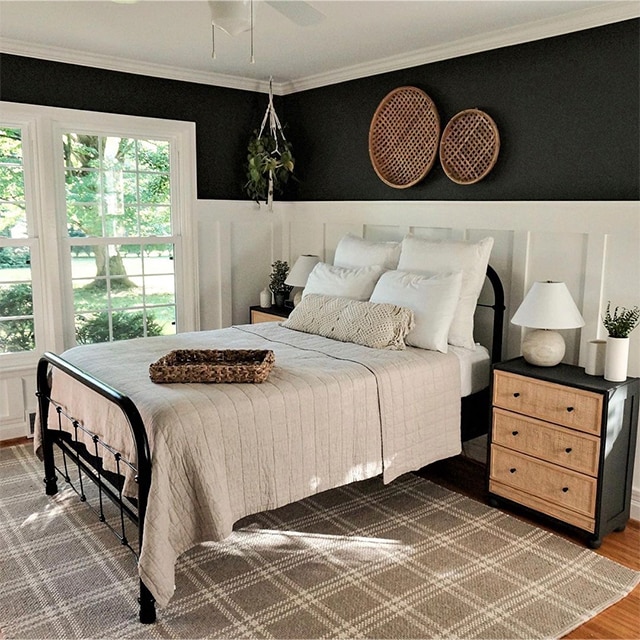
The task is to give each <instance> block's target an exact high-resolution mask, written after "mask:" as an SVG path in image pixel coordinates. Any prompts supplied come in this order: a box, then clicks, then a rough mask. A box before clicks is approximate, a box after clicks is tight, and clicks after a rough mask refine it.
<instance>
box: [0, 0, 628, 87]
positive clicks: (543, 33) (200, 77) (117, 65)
mask: <svg viewBox="0 0 640 640" xmlns="http://www.w3.org/2000/svg"><path fill="white" fill-rule="evenodd" d="M638 17H640V2H639V1H638V0H613V1H612V2H609V3H607V4H606V5H601V6H598V7H594V8H592V9H583V10H582V11H577V12H573V13H571V14H570V15H567V16H564V17H560V18H553V19H544V20H539V21H536V22H532V23H529V24H526V25H522V26H519V27H513V28H509V29H502V30H498V31H493V32H491V33H488V34H484V35H482V36H474V37H470V38H464V39H461V40H456V41H455V42H451V43H448V44H446V45H436V46H433V47H426V48H425V49H420V50H418V51H413V52H411V53H409V54H403V55H398V56H391V57H387V58H383V59H380V60H375V61H372V62H368V63H365V64H360V65H353V66H350V67H344V68H342V69H339V70H337V71H331V72H328V73H321V74H316V75H313V76H308V77H306V78H299V79H297V80H292V81H287V82H280V83H276V82H274V83H273V93H274V94H276V95H288V94H291V93H297V92H299V91H306V90H308V89H317V88H320V87H324V86H328V85H331V84H338V83H340V82H347V81H349V80H358V79H360V78H365V77H367V76H373V75H378V74H380V73H388V72H390V71H398V70H400V69H408V68H410V67H416V66H420V65H424V64H429V63H432V62H439V61H442V60H448V59H451V58H458V57H461V56H466V55H470V54H474V53H481V52H483V51H490V50H492V49H500V48H502V47H508V46H512V45H517V44H523V43H525V42H532V41H534V40H541V39H544V38H551V37H554V36H559V35H564V34H567V33H572V32H574V31H582V30H584V29H591V28H594V27H599V26H604V25H606V24H612V23H614V22H621V21H623V20H631V19H633V18H638ZM0 51H1V52H3V53H8V54H12V55H17V56H25V57H29V58H39V59H43V60H51V61H53V62H63V63H66V64H75V65H80V66H84V67H95V68H99V69H106V70H110V71H120V72H124V73H133V74H138V75H145V76H151V77H156V78H165V79H169V80H179V81H183V82H194V83H198V84H207V85H213V86H217V87H225V88H228V89H239V90H241V91H252V92H259V93H268V91H269V83H268V82H267V81H261V80H254V79H252V78H244V77H240V76H231V75H225V74H220V73H208V72H202V71H195V70H192V69H186V68H183V67H173V66H169V65H160V64H154V63H150V62H142V61H140V60H131V59H128V58H114V57H111V56H104V55H100V54H92V53H87V52H84V51H77V50H73V49H66V48H64V47H50V46H44V45H36V44H32V43H27V42H22V41H20V40H12V39H9V38H3V39H2V41H0Z"/></svg>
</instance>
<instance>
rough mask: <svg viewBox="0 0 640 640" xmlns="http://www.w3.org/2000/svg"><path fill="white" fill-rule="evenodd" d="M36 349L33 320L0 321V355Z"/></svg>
mask: <svg viewBox="0 0 640 640" xmlns="http://www.w3.org/2000/svg"><path fill="white" fill-rule="evenodd" d="M35 347H36V339H35V329H34V325H33V318H24V319H22V320H2V319H0V353H16V352H18V351H33V350H34V349H35Z"/></svg>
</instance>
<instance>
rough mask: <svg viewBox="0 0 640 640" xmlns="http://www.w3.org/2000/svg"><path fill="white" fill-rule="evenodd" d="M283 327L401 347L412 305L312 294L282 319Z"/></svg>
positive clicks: (377, 346) (369, 344)
mask: <svg viewBox="0 0 640 640" xmlns="http://www.w3.org/2000/svg"><path fill="white" fill-rule="evenodd" d="M282 326H283V327H287V328H288V329H294V330H295V331H303V332H304V333H313V334H316V335H319V336H324V337H325V338H332V339H333V340H339V341H340V342H353V343H355V344H359V345H363V346H365V347H371V348H372V349H391V350H396V351H401V350H403V349H404V348H405V342H404V341H405V337H406V335H407V334H408V333H409V331H410V330H411V329H412V328H413V313H412V311H411V310H410V309H407V308H404V307H398V306H397V305H393V304H375V303H372V302H362V301H360V300H349V299H348V298H337V297H335V296H322V295H318V294H310V295H307V296H305V297H304V298H303V299H302V301H301V302H300V304H298V306H297V307H296V308H295V309H294V310H293V311H292V312H291V314H290V315H289V317H288V318H287V319H286V320H285V321H284V322H283V323H282Z"/></svg>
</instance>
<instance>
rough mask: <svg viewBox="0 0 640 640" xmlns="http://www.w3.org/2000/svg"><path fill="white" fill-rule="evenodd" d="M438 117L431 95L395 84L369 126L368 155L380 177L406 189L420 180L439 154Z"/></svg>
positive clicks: (393, 185)
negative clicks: (395, 87) (395, 86)
mask: <svg viewBox="0 0 640 640" xmlns="http://www.w3.org/2000/svg"><path fill="white" fill-rule="evenodd" d="M439 139H440V116H439V115H438V111H437V109H436V106H435V104H434V103H433V101H432V100H431V98H430V97H429V96H428V95H427V94H426V93H425V92H424V91H422V90H421V89H418V88H417V87H398V88H397V89H394V90H393V91H392V92H391V93H389V94H388V95H386V96H385V97H384V99H383V100H382V102H381V103H380V104H379V105H378V108H377V109H376V112H375V113H374V114H373V119H372V120H371V126H370V127H369V156H370V158H371V164H372V165H373V168H374V170H375V172H376V173H377V174H378V177H379V178H380V180H382V181H383V182H384V183H385V184H388V185H389V186H390V187H394V188H395V189H406V188H407V187H411V186H413V185H414V184H417V183H418V182H420V180H422V179H423V178H424V177H425V176H426V175H427V174H428V173H429V171H430V170H431V167H433V163H434V162H435V160H436V156H437V155H438V140H439Z"/></svg>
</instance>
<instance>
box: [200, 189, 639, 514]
mask: <svg viewBox="0 0 640 640" xmlns="http://www.w3.org/2000/svg"><path fill="white" fill-rule="evenodd" d="M197 212H198V224H199V235H200V282H201V300H200V304H201V321H202V324H201V326H202V328H203V329H206V328H218V327H222V326H228V325H229V324H232V323H242V322H246V321H247V318H248V308H249V306H250V305H253V304H258V301H259V292H260V290H261V289H263V288H264V287H265V285H266V284H267V282H268V275H269V272H270V264H271V262H272V261H273V260H275V259H284V260H289V262H290V263H291V264H292V263H293V262H294V261H295V259H296V258H297V257H298V256H299V255H301V254H317V255H319V256H320V258H321V259H323V260H325V261H327V262H332V261H333V255H334V251H335V247H336V245H337V242H338V240H339V239H340V237H342V235H343V234H344V233H346V232H348V231H351V232H353V233H356V234H358V235H361V236H362V237H364V238H367V239H370V240H400V239H402V237H403V236H404V235H405V234H407V233H410V232H412V233H415V234H417V235H420V236H424V237H430V238H452V239H465V240H478V239H480V238H483V237H485V236H488V235H490V236H492V237H493V238H494V239H495V244H494V248H493V251H492V256H491V261H490V262H491V264H492V266H493V267H494V268H495V269H496V271H497V272H498V274H499V275H500V278H501V279H502V283H503V286H504V289H505V297H506V306H507V311H506V322H505V337H504V343H503V345H504V349H503V357H504V358H509V357H514V356H517V355H519V354H520V344H521V340H522V334H523V330H522V329H521V328H520V327H516V326H514V325H511V324H510V323H509V319H510V318H511V317H512V316H513V314H514V313H515V310H516V309H517V308H518V305H519V304H520V302H521V301H522V299H523V297H524V295H525V294H526V292H527V291H528V290H529V287H530V286H531V284H532V283H533V282H534V281H536V280H562V281H564V282H566V283H567V286H568V288H569V290H570V291H571V294H572V295H573V297H574V299H575V301H576V304H577V305H578V308H579V309H580V310H581V312H582V315H583V317H584V319H585V322H586V324H585V326H584V327H583V328H582V329H581V330H571V331H564V332H562V333H563V335H564V337H565V340H566V343H567V352H566V354H565V358H564V360H565V362H568V363H571V364H579V365H581V366H584V364H585V360H586V344H587V342H588V340H591V339H594V338H604V337H606V336H605V332H604V329H603V327H602V322H601V320H600V317H601V315H602V313H603V310H604V308H605V307H606V304H607V300H611V301H612V304H613V305H622V306H626V307H629V306H633V305H636V304H640V203H638V202H537V201H531V202H468V201H465V202H457V201H455V202H454V201H446V202H429V201H411V202H391V201H384V202H276V203H275V204H274V210H273V211H268V209H267V208H266V207H265V206H264V205H262V206H260V207H258V206H257V205H255V204H253V203H247V202H235V201H234V202H231V201H199V202H198V209H197ZM484 296H486V294H484V293H483V297H484ZM480 324H481V325H482V321H480ZM485 332H486V328H484V327H483V326H480V328H479V331H478V332H477V335H476V338H477V339H479V340H480V341H483V335H482V334H483V333H485ZM629 375H632V376H640V329H638V330H636V331H634V332H633V333H632V334H631V352H630V359H629ZM633 488H634V489H633V503H632V516H633V517H634V518H635V519H638V520H640V445H639V447H638V449H637V450H636V463H635V473H634V482H633Z"/></svg>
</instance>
